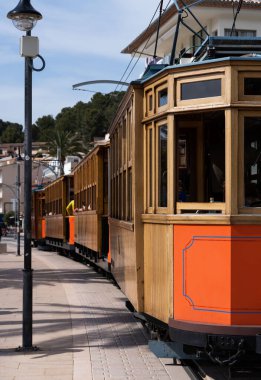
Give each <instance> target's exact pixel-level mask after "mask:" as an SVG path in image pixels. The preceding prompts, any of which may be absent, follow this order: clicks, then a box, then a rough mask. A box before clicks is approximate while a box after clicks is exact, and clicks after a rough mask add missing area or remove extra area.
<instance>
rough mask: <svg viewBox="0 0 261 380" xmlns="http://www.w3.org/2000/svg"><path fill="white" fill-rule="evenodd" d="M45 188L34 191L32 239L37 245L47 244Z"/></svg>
mask: <svg viewBox="0 0 261 380" xmlns="http://www.w3.org/2000/svg"><path fill="white" fill-rule="evenodd" d="M45 214H46V211H45V190H44V188H43V187H40V188H37V189H34V191H33V192H32V218H31V220H32V241H33V244H34V246H35V247H37V246H38V245H40V246H41V247H43V246H44V245H45V236H46V235H45V233H46V224H45Z"/></svg>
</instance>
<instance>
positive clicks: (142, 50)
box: [114, 0, 170, 91]
mask: <svg viewBox="0 0 261 380" xmlns="http://www.w3.org/2000/svg"><path fill="white" fill-rule="evenodd" d="M161 2H162V0H160V2H159V4H158V6H157V9H156V10H155V12H154V14H153V16H152V18H151V20H150V22H149V25H148V27H147V28H146V29H145V31H144V33H145V32H146V31H147V30H148V29H149V27H150V26H151V24H152V22H153V20H154V17H155V16H156V14H157V12H158V9H159V7H160V5H161ZM169 4H170V1H169V2H168V4H167V7H168V5H169ZM167 7H166V8H167ZM166 8H165V9H166ZM150 39H151V36H149V38H148V40H147V41H146V44H145V45H144V48H143V49H142V51H141V52H140V53H139V56H138V58H137V60H136V62H135V63H134V65H133V67H132V69H131V70H130V72H129V74H128V76H127V77H126V79H125V80H124V81H125V82H127V80H128V78H129V77H130V75H131V73H132V72H133V70H134V68H135V67H136V65H137V63H138V61H139V60H140V57H141V55H142V53H143V51H144V50H145V49H146V47H147V45H148V43H149V41H150ZM136 54H137V51H136V52H134V55H133V56H132V58H131V60H130V62H129V64H128V66H127V68H126V69H125V71H124V73H123V74H122V77H121V79H120V80H119V82H121V81H123V78H124V76H125V74H126V72H127V70H128V69H129V67H130V65H131V63H132V61H133V60H134V58H135V56H136ZM118 86H119V84H118V85H117V86H116V88H115V90H114V91H117V88H118ZM121 88H122V87H121ZM121 88H120V90H121ZM120 90H119V91H120Z"/></svg>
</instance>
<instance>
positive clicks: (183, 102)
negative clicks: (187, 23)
mask: <svg viewBox="0 0 261 380" xmlns="http://www.w3.org/2000/svg"><path fill="white" fill-rule="evenodd" d="M151 70H154V71H152V75H151V76H150V75H149V72H148V73H147V77H146V75H145V77H144V78H143V79H141V80H139V81H137V82H135V83H133V84H132V85H131V87H130V88H129V91H128V93H127V95H126V97H125V99H124V100H123V103H122V106H121V107H120V109H119V111H118V113H117V116H116V118H115V121H114V123H113V125H112V128H111V130H110V133H111V187H112V201H111V202H112V209H111V218H110V253H111V256H112V273H113V274H114V276H115V278H116V280H117V281H118V282H119V284H120V286H121V288H122V289H123V291H124V292H125V294H126V295H127V297H128V298H129V300H130V301H131V302H132V304H133V306H134V308H135V309H136V310H137V311H138V312H139V313H140V314H142V316H143V317H145V318H146V319H147V321H148V323H149V324H150V325H151V326H154V328H155V329H157V326H162V324H163V325H164V324H165V325H166V327H167V326H168V327H167V328H168V330H169V336H170V338H171V339H172V340H173V341H174V342H175V343H176V344H178V347H179V348H178V350H179V355H177V356H180V357H182V355H184V357H186V355H185V351H186V347H190V353H193V354H194V355H198V354H199V352H200V351H202V350H205V351H206V352H208V354H209V356H210V357H212V358H213V357H214V356H215V355H216V356H217V357H219V354H216V351H219V352H221V351H222V350H226V352H230V353H229V354H227V355H228V358H226V359H224V362H226V361H227V362H229V361H230V360H234V358H235V356H236V357H239V356H240V355H241V354H242V352H243V351H244V350H245V351H248V350H249V351H253V352H257V353H260V352H261V351H260V335H259V334H260V333H261V293H260V292H261V290H260V286H259V268H260V264H261V255H260V252H261V249H260V248H261V246H260V244H261V211H260V205H261V171H260V169H261V166H260V165H261V164H260V152H261V111H260V110H261V108H260V106H261V90H260V83H261V60H260V58H259V59H258V58H249V57H242V58H237V57H234V58H220V59H216V60H209V61H202V62H196V63H193V64H189V65H175V66H168V67H165V68H163V69H162V68H161V69H160V68H159V71H158V73H155V70H157V68H156V67H151ZM141 94H142V97H143V101H141ZM136 99H137V102H135V100H136ZM129 109H131V110H132V115H131V122H129V127H130V130H129V131H128V112H129ZM126 125H127V129H126ZM125 136H128V137H129V138H131V144H132V145H131V148H130V149H131V152H132V160H131V161H128V160H127V157H128V148H126V147H128V146H129V145H130V143H129V142H128V141H125V138H126V137H125ZM141 141H143V144H141ZM126 149H127V152H126ZM141 152H142V153H141ZM130 166H131V171H132V182H131V181H129V180H128V175H127V170H128V167H130ZM142 168H143V170H142ZM125 171H126V175H125ZM128 186H131V189H132V190H131V192H132V205H131V207H132V217H131V219H130V220H128V218H127V217H126V216H127V214H126V210H127V209H128V207H129V202H130V201H129V200H128V191H129V190H128ZM113 197H114V199H113ZM251 197H252V200H251ZM124 210H125V211H124ZM141 210H142V211H141ZM176 347H177V346H176ZM191 347H192V348H193V350H194V351H193V350H192V351H191ZM181 352H182V354H180V353H181ZM231 353H232V354H231ZM230 355H231V356H230ZM220 357H222V354H220ZM225 357H226V355H225ZM217 360H219V359H217ZM220 360H223V359H220Z"/></svg>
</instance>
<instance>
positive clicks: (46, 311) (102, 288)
mask: <svg viewBox="0 0 261 380" xmlns="http://www.w3.org/2000/svg"><path fill="white" fill-rule="evenodd" d="M9 245H10V247H9ZM7 248H8V251H9V250H11V249H12V244H11V243H10V241H9V242H8V247H7ZM14 252H15V250H14ZM32 253H33V254H32V257H33V265H32V266H33V269H34V272H33V284H34V289H33V320H34V326H33V342H34V345H37V346H38V347H39V348H40V350H39V351H36V352H30V353H26V354H25V353H22V352H20V353H19V352H15V351H14V348H15V347H18V346H19V345H21V341H22V326H21V324H22V286H23V284H22V270H21V269H22V265H23V257H17V256H16V255H15V254H11V253H10V254H1V255H0V268H1V271H2V272H1V277H0V297H1V308H2V309H1V310H2V312H3V313H0V324H1V331H0V380H83V379H86V380H101V379H103V380H107V379H108V380H109V379H110V380H118V379H120V380H129V379H130V380H131V379H134V380H135V379H142V380H146V379H150V380H151V379H159V380H165V379H176V380H179V378H178V377H175V375H174V374H170V371H169V368H168V367H169V366H168V367H167V366H165V365H164V363H163V362H161V360H159V359H158V358H156V357H155V356H154V355H153V354H152V353H151V352H150V351H149V349H148V346H147V340H146V337H145V334H144V332H143V330H142V328H141V325H140V324H139V323H138V322H137V321H136V320H135V319H134V318H133V317H132V315H131V314H130V313H129V311H128V310H127V309H126V308H125V298H124V295H123V294H122V293H121V291H120V290H119V289H118V288H117V287H116V286H114V285H113V284H112V283H111V282H109V281H108V280H106V278H104V277H102V276H101V275H99V274H97V273H96V272H94V271H93V269H92V268H91V267H87V266H84V265H82V264H80V263H78V262H75V261H72V260H68V259H66V258H65V257H62V256H59V255H57V254H56V253H54V252H47V251H45V252H41V251H37V250H36V249H33V252H32ZM179 371H180V368H179ZM187 378H188V377H187ZM184 379H185V377H184Z"/></svg>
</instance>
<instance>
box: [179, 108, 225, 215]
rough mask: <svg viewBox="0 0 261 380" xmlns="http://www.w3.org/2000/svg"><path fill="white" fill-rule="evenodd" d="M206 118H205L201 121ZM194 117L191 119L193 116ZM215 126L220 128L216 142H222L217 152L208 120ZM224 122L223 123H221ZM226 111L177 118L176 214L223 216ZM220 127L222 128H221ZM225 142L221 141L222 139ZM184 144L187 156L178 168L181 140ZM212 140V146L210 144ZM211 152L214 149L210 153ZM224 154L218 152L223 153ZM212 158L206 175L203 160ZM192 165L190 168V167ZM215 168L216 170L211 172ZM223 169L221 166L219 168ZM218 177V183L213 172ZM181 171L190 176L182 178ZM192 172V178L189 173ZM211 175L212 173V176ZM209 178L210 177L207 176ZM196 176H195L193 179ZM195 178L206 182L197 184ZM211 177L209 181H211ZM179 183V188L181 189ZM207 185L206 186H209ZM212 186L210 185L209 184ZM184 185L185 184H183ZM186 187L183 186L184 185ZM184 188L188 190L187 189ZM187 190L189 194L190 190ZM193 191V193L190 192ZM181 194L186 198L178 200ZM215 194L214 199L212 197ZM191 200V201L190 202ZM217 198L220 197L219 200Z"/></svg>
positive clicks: (182, 173)
mask: <svg viewBox="0 0 261 380" xmlns="http://www.w3.org/2000/svg"><path fill="white" fill-rule="evenodd" d="M204 115H205V119H204ZM193 116H194V117H193ZM212 118H213V122H214V120H215V119H216V121H215V123H216V125H218V128H220V129H219V136H220V137H219V139H220V142H221V143H222V147H223V148H222V150H220V146H219V147H218V149H216V145H215V143H214V138H215V133H214V132H215V131H214V130H213V128H215V127H214V125H213V127H212V124H211V120H212ZM222 119H223V124H222V125H221V123H220V122H221V121H222ZM225 123H226V121H225V112H224V111H223V110H220V111H203V112H201V113H194V112H193V113H191V114H188V115H184V116H183V115H179V116H177V118H176V120H175V124H176V126H177V138H176V152H177V153H176V154H177V158H176V162H177V169H176V170H177V185H176V213H177V214H190V215H193V214H205V213H212V212H213V213H215V214H224V213H225V206H226V200H225V187H224V183H225V182H224V181H225V177H226V164H225V159H226V150H225V149H226V140H225V139H226V135H225ZM219 125H220V126H222V129H221V127H219ZM223 139H224V140H223ZM185 140H187V141H186V150H187V152H184V154H186V155H188V156H187V157H183V156H182V159H183V161H182V165H180V162H181V161H180V157H179V145H178V144H179V143H180V141H185ZM211 141H212V144H210V142H211ZM213 149H214V150H213ZM222 151H223V155H222V154H221V155H220V153H218V152H222ZM217 153H218V154H217ZM208 156H209V157H210V159H211V157H213V158H212V159H211V161H210V160H209V165H210V163H211V162H212V164H211V165H210V166H209V169H210V168H212V169H210V171H209V172H208V175H206V173H205V170H206V157H208ZM191 165H193V166H191ZM214 165H215V167H216V169H215V171H214ZM222 166H223V167H222ZM217 169H220V170H219V171H218V173H219V175H221V174H222V176H220V177H219V178H218V180H219V182H217V179H216V177H215V176H216V175H217V174H216V170H217ZM184 170H187V171H188V175H189V177H186V176H185V174H186V173H185V172H184ZM189 173H192V174H193V173H194V174H193V177H191V174H189ZM211 173H212V174H211ZM210 175H211V177H209V176H210ZM195 176H196V177H195ZM197 178H208V179H209V180H208V182H207V181H206V182H204V181H197ZM210 178H212V180H211V181H213V182H210ZM180 182H181V183H182V185H183V186H182V187H180V186H181V185H180ZM208 183H209V184H208ZM212 183H213V185H212ZM186 184H187V185H186ZM184 185H186V186H184ZM186 187H187V189H186ZM189 190H190V191H189ZM191 190H192V191H191ZM181 191H182V196H183V193H184V196H185V199H181V198H180V197H179V192H181ZM214 194H216V196H217V198H215V197H214ZM189 197H191V198H192V199H189ZM219 198H222V200H221V199H219Z"/></svg>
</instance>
